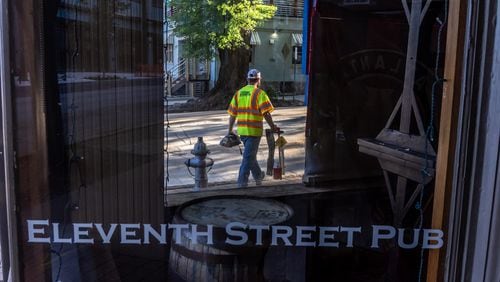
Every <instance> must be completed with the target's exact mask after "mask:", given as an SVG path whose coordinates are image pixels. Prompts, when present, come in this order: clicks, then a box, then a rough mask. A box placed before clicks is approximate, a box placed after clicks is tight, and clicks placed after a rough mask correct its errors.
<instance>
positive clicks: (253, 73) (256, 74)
mask: <svg viewBox="0 0 500 282" xmlns="http://www.w3.org/2000/svg"><path fill="white" fill-rule="evenodd" d="M247 78H248V79H255V78H260V71H258V70H256V69H251V70H249V71H248V74H247Z"/></svg>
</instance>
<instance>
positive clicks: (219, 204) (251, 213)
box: [180, 198, 293, 227]
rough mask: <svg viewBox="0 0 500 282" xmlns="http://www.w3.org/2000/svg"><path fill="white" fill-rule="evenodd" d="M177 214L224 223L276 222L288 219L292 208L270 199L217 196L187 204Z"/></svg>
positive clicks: (202, 222)
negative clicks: (217, 197)
mask: <svg viewBox="0 0 500 282" xmlns="http://www.w3.org/2000/svg"><path fill="white" fill-rule="evenodd" d="M180 214H181V217H182V218H183V219H184V220H185V221H187V222H189V223H193V224H200V225H208V224H211V225H213V226H216V227H225V226H226V225H227V224H228V223H230V222H241V223H244V224H248V225H273V224H279V223H282V222H285V221H286V220H288V219H289V218H290V217H291V216H292V215H293V212H292V208H290V207H289V206H288V205H286V204H283V203H281V202H278V201H275V200H271V199H259V198H220V199H207V200H203V201H199V202H196V203H193V204H190V205H187V206H185V207H184V208H183V209H182V210H181V212H180Z"/></svg>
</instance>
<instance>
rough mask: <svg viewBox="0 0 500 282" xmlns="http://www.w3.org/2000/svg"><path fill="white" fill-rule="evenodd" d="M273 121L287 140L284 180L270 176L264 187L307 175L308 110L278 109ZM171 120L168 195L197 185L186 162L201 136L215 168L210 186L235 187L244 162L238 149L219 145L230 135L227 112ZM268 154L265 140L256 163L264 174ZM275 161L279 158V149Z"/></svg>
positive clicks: (167, 171)
mask: <svg viewBox="0 0 500 282" xmlns="http://www.w3.org/2000/svg"><path fill="white" fill-rule="evenodd" d="M273 119H274V121H275V122H276V124H277V125H278V126H279V127H281V128H282V129H283V130H284V132H285V133H284V135H283V136H284V137H285V139H286V140H287V141H288V143H287V145H285V165H286V167H285V174H284V176H283V180H274V179H272V177H271V176H266V178H265V179H264V183H263V185H273V184H278V183H280V182H281V183H284V182H290V181H292V182H297V181H300V180H301V178H302V174H303V173H304V154H305V149H304V142H305V132H304V130H305V120H306V107H304V106H301V107H290V108H277V109H276V110H275V111H274V112H273ZM169 121H170V128H169V130H168V144H167V146H168V148H167V150H168V160H167V158H166V159H165V173H166V175H168V177H169V181H168V183H167V188H168V190H169V193H172V192H175V190H176V189H181V188H184V189H186V188H187V189H191V188H192V187H193V186H194V179H193V177H192V176H191V175H190V174H189V171H188V169H187V167H186V165H185V164H184V162H185V161H186V160H187V159H190V158H192V157H194V156H193V155H192V154H191V150H192V149H193V147H194V144H195V143H196V142H197V139H198V136H201V137H203V141H204V142H205V143H206V144H207V147H208V149H209V150H210V152H211V153H210V154H209V155H208V157H210V158H212V159H213V160H214V165H213V168H212V170H211V171H210V172H209V173H208V181H209V186H219V185H224V184H233V185H228V186H234V184H235V183H236V180H237V177H238V169H239V165H240V162H241V155H240V150H239V148H238V147H233V148H225V147H222V146H220V145H219V141H220V140H221V139H222V137H224V135H225V134H226V133H227V127H228V115H227V113H226V111H211V112H194V113H179V114H170V115H169ZM265 127H266V126H265ZM242 149H243V148H242ZM267 155H268V149H267V143H266V140H265V137H263V138H262V140H261V143H260V147H259V152H258V154H257V160H258V161H259V164H260V166H261V168H262V170H264V171H265V170H266V160H267ZM275 158H276V159H277V158H278V151H277V150H276V152H275ZM191 171H192V169H191ZM252 182H253V181H252V180H250V183H249V184H250V185H253V183H252Z"/></svg>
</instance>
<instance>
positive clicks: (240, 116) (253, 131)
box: [236, 88, 263, 136]
mask: <svg viewBox="0 0 500 282" xmlns="http://www.w3.org/2000/svg"><path fill="white" fill-rule="evenodd" d="M261 92H262V90H260V89H259V88H256V89H254V90H253V91H252V94H251V96H250V99H243V98H242V97H240V91H238V93H237V95H236V101H238V106H237V107H238V109H237V120H238V134H239V135H243V136H262V131H263V130H262V128H263V126H262V120H263V117H262V114H261V112H260V110H259V106H258V97H259V95H260V93H261Z"/></svg>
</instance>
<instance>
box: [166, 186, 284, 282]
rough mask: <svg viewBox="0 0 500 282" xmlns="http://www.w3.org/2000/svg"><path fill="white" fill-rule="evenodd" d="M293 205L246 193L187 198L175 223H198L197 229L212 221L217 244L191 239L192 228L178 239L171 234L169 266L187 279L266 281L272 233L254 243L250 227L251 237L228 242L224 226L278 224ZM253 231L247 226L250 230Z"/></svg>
mask: <svg viewBox="0 0 500 282" xmlns="http://www.w3.org/2000/svg"><path fill="white" fill-rule="evenodd" d="M292 215H293V212H292V209H291V208H290V207H289V206H288V205H285V204H283V203H281V202H278V201H276V200H271V199H263V198H257V197H247V196H217V197H209V198H203V199H198V200H194V201H190V202H188V203H185V204H184V205H182V206H181V207H179V208H178V209H177V211H176V214H175V217H174V220H173V223H175V224H190V226H191V225H192V224H196V225H197V230H198V231H206V230H207V229H206V226H207V225H213V232H212V234H213V243H212V244H208V243H207V240H206V237H205V236H203V237H200V238H199V239H198V240H197V242H193V241H191V239H190V229H189V230H186V229H184V230H183V232H181V234H182V235H181V240H180V242H179V244H176V243H175V242H176V234H175V232H173V234H172V247H171V250H170V260H169V268H170V271H171V272H174V273H175V275H176V276H178V277H180V278H181V279H183V280H185V281H227V282H233V281H235V282H239V281H249V282H254V281H264V277H263V265H264V256H265V253H266V251H267V248H268V243H269V236H268V235H267V234H268V233H269V232H268V231H264V232H263V238H262V241H263V244H262V245H256V244H255V239H256V238H255V236H254V235H252V234H254V233H255V232H250V231H249V232H247V234H248V235H249V239H248V242H247V243H246V244H244V245H241V246H233V245H228V244H225V239H226V237H227V235H226V231H225V227H226V225H227V224H228V223H231V222H240V223H243V224H247V225H266V226H267V225H269V226H270V225H276V224H282V223H284V222H286V221H287V220H288V219H289V218H290V217H291V216H292ZM247 231H248V230H247Z"/></svg>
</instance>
